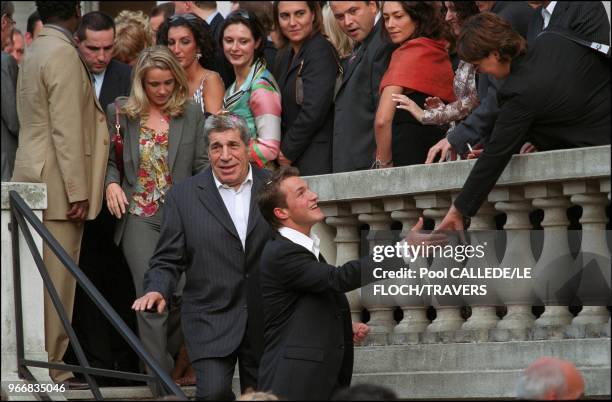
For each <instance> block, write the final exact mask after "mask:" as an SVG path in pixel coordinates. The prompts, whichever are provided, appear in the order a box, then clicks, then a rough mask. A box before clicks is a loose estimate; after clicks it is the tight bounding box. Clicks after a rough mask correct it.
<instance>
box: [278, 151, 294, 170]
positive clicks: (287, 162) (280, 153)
mask: <svg viewBox="0 0 612 402" xmlns="http://www.w3.org/2000/svg"><path fill="white" fill-rule="evenodd" d="M276 160H277V161H278V164H279V165H281V166H291V161H290V160H289V159H287V158H286V157H285V154H283V151H278V157H277V158H276Z"/></svg>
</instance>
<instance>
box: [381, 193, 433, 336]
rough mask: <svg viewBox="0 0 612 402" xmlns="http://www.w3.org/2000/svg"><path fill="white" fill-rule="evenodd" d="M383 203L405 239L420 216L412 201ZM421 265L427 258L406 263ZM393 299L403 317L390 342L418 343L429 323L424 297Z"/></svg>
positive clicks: (413, 266)
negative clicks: (398, 225) (400, 224)
mask: <svg viewBox="0 0 612 402" xmlns="http://www.w3.org/2000/svg"><path fill="white" fill-rule="evenodd" d="M383 204H384V207H385V211H391V218H392V219H393V220H394V221H399V222H401V223H402V232H401V234H400V238H402V239H405V238H406V235H407V234H408V232H409V231H410V230H411V229H412V227H413V226H414V225H415V224H416V223H417V221H418V219H419V217H420V216H421V213H420V211H419V209H417V207H416V205H415V203H414V201H411V200H409V199H408V198H385V199H384V200H383ZM421 266H425V267H426V266H428V264H427V259H425V258H418V259H416V260H415V261H414V262H413V263H410V264H408V267H409V268H411V269H418V268H419V267H421ZM401 282H402V283H407V284H413V285H416V284H420V283H421V281H420V280H419V279H418V278H415V279H410V280H403V281H401ZM394 300H395V302H396V303H397V305H398V306H400V308H401V309H402V312H403V313H404V318H403V319H402V320H401V321H400V322H399V323H398V324H397V325H396V326H395V328H393V334H392V335H391V336H390V338H391V343H395V344H401V343H418V334H419V333H421V332H423V331H425V329H426V328H427V326H428V325H429V324H430V321H429V319H428V318H427V311H426V306H425V302H424V299H423V298H422V297H419V296H414V295H398V296H394Z"/></svg>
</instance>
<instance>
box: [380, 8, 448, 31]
mask: <svg viewBox="0 0 612 402" xmlns="http://www.w3.org/2000/svg"><path fill="white" fill-rule="evenodd" d="M398 3H400V4H401V5H402V9H403V10H404V11H405V12H406V13H407V14H408V15H409V16H410V18H411V19H412V21H414V24H415V25H416V29H415V30H414V33H413V34H412V36H411V37H410V38H409V39H414V38H420V37H424V38H429V39H442V38H445V24H444V20H443V18H442V15H441V13H440V9H439V7H437V6H436V5H435V4H434V2H433V1H399V2H398ZM383 7H384V2H383ZM382 32H383V35H384V36H386V37H388V35H389V33H388V32H387V27H386V26H384V29H383V30H382Z"/></svg>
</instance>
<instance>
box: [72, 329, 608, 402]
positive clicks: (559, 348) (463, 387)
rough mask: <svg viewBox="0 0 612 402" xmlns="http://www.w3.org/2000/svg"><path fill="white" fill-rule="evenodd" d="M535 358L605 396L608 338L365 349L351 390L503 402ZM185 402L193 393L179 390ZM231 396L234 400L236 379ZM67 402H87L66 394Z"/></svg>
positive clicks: (125, 392)
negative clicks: (574, 374)
mask: <svg viewBox="0 0 612 402" xmlns="http://www.w3.org/2000/svg"><path fill="white" fill-rule="evenodd" d="M540 356H556V357H560V358H564V359H568V360H570V361H572V362H574V363H575V364H576V366H577V367H578V368H579V369H580V370H581V371H582V373H583V375H584V377H585V382H586V387H585V396H586V397H587V398H590V399H608V398H606V397H608V396H610V338H592V339H565V340H556V341H551V340H548V341H524V342H482V343H448V344H420V345H401V346H393V345H387V346H367V347H357V348H356V349H355V366H354V375H353V384H357V383H373V384H379V385H383V386H386V387H389V388H391V389H393V390H394V391H395V392H396V393H397V394H398V395H399V397H400V398H402V399H498V400H500V399H509V398H514V396H515V389H514V387H515V384H516V380H517V378H518V375H519V373H520V372H521V370H522V369H524V368H525V367H527V366H528V365H529V364H531V363H532V362H533V361H534V360H535V359H536V358H538V357H540ZM184 391H185V393H186V394H187V396H189V397H193V396H195V387H185V388H184ZM234 393H236V395H239V385H238V377H235V378H234ZM102 394H103V395H104V397H105V398H108V399H111V400H113V399H116V400H147V399H149V400H151V399H152V396H151V393H150V391H149V389H148V388H146V387H115V388H102ZM65 395H66V397H67V398H68V399H69V400H91V393H90V392H89V391H69V392H67V393H66V394H65Z"/></svg>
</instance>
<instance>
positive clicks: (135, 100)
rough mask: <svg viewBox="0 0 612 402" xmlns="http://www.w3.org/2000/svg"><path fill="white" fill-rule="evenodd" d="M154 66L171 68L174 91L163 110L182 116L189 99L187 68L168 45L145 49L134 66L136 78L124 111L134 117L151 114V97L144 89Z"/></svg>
mask: <svg viewBox="0 0 612 402" xmlns="http://www.w3.org/2000/svg"><path fill="white" fill-rule="evenodd" d="M153 68H159V69H162V70H169V71H170V72H171V73H172V76H173V77H174V80H175V85H174V92H173V93H172V96H171V97H170V99H169V100H168V102H167V103H166V105H165V106H164V107H163V108H162V110H161V112H162V113H164V114H168V115H170V116H172V117H176V116H180V115H181V114H183V110H184V109H185V103H186V102H187V100H188V99H189V96H188V94H189V84H188V82H187V76H186V75H185V70H183V67H181V65H180V64H179V62H178V61H177V60H176V58H175V57H174V55H173V54H172V53H171V52H170V50H169V49H168V47H167V46H161V45H158V46H153V47H150V48H147V49H144V50H143V51H142V52H141V53H140V57H139V58H138V61H137V62H136V67H135V68H134V73H133V74H134V79H133V81H132V90H131V92H130V96H129V98H128V100H127V102H126V103H125V105H123V107H122V111H123V113H125V114H126V115H128V116H129V117H130V118H132V119H134V118H137V117H141V118H143V117H146V116H148V114H149V108H150V104H149V98H148V97H147V94H146V92H145V89H144V79H145V75H146V73H147V71H149V70H150V69H153Z"/></svg>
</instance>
